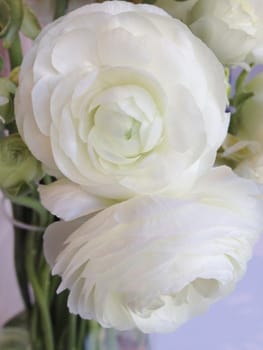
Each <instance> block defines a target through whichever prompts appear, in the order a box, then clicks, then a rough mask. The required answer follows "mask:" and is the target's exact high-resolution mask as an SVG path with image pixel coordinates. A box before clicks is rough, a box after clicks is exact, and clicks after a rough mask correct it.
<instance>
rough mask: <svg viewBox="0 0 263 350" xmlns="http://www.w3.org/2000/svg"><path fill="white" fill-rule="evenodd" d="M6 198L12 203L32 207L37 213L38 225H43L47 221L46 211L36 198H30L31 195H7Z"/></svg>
mask: <svg viewBox="0 0 263 350" xmlns="http://www.w3.org/2000/svg"><path fill="white" fill-rule="evenodd" d="M8 199H10V201H11V202H12V203H13V204H16V205H20V206H22V207H26V208H29V209H32V210H33V211H36V212H37V213H38V215H39V218H40V220H39V224H40V226H45V224H46V222H47V216H48V213H47V211H46V209H45V208H44V207H43V206H42V205H41V203H40V202H39V200H38V199H36V198H32V197H13V196H8Z"/></svg>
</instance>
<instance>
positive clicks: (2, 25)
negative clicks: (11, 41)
mask: <svg viewBox="0 0 263 350" xmlns="http://www.w3.org/2000/svg"><path fill="white" fill-rule="evenodd" d="M10 24H11V9H10V7H9V6H8V3H7V1H6V0H0V38H2V37H3V36H5V35H6V33H7V31H8V29H9V26H10Z"/></svg>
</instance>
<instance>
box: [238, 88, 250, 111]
mask: <svg viewBox="0 0 263 350" xmlns="http://www.w3.org/2000/svg"><path fill="white" fill-rule="evenodd" d="M253 96H254V93H253V92H245V91H244V92H242V93H240V94H239V95H237V97H236V99H235V107H236V108H237V109H238V108H240V107H241V106H242V105H243V103H245V102H246V101H247V100H249V99H250V98H251V97H253Z"/></svg>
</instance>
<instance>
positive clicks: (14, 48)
mask: <svg viewBox="0 0 263 350" xmlns="http://www.w3.org/2000/svg"><path fill="white" fill-rule="evenodd" d="M8 53H9V59H10V66H11V69H14V68H15V67H18V66H20V65H21V62H22V59H23V53H22V47H21V42H20V38H19V35H18V34H17V35H16V37H15V39H14V41H13V43H12V45H11V47H10V49H8Z"/></svg>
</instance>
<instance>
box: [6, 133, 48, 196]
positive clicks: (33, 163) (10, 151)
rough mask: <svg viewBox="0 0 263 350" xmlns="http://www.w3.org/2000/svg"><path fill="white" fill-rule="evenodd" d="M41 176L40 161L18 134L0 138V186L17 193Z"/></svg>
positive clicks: (10, 192)
mask: <svg viewBox="0 0 263 350" xmlns="http://www.w3.org/2000/svg"><path fill="white" fill-rule="evenodd" d="M41 177H42V168H41V163H40V162H39V161H38V160H37V159H35V158H34V157H33V155H32V154H31V153H30V151H29V149H28V148H27V147H26V145H25V144H24V142H23V141H22V139H21V137H20V136H19V135H18V134H13V135H10V136H8V137H5V138H2V139H0V188H2V189H3V190H5V191H7V192H8V193H9V194H10V195H17V194H19V193H20V192H21V191H22V190H23V189H24V188H26V187H27V185H29V184H31V183H32V182H34V181H38V180H39V179H40V178H41Z"/></svg>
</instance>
